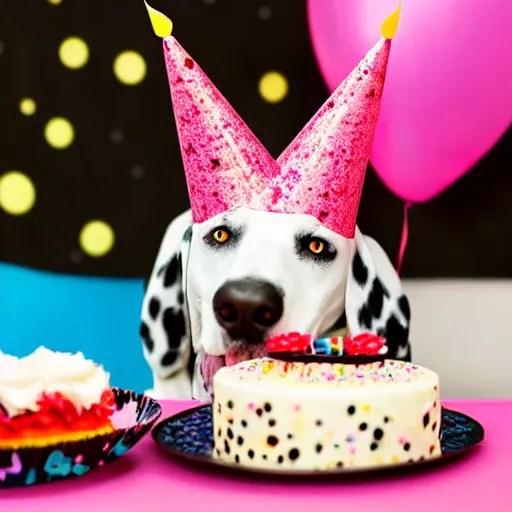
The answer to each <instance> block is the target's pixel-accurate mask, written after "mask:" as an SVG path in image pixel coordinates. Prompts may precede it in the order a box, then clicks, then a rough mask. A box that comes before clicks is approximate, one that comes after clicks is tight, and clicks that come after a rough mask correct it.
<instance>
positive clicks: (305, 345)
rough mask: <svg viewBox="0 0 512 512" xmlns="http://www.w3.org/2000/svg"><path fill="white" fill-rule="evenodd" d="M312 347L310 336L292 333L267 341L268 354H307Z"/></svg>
mask: <svg viewBox="0 0 512 512" xmlns="http://www.w3.org/2000/svg"><path fill="white" fill-rule="evenodd" d="M310 345H311V335H310V334H300V333H298V332H290V333H288V334H279V335H277V336H273V337H272V338H269V339H268V340H267V350H268V352H293V353H300V354H305V353H306V352H307V351H308V349H309V347H310Z"/></svg>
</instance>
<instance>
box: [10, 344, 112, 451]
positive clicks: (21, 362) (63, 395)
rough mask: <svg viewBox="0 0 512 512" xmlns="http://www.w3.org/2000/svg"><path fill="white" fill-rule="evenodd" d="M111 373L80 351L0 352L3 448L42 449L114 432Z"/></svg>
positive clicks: (42, 349)
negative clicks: (23, 447)
mask: <svg viewBox="0 0 512 512" xmlns="http://www.w3.org/2000/svg"><path fill="white" fill-rule="evenodd" d="M109 380H110V375H109V374H108V373H107V372H106V371H105V370H104V369H103V368H102V367H101V366H100V365H98V364H96V363H94V362H93V361H91V360H89V359H86V358H85V357H84V355H83V354H82V353H80V352H79V353H77V354H70V353H63V352H54V351H52V350H49V349H47V348H45V347H39V348H38V349H37V350H35V351H34V352H33V353H32V354H30V355H28V356H26V357H21V358H18V357H15V356H11V355H8V354H3V353H0V447H3V446H8V447H12V446H14V445H15V446H27V445H38V446H39V445H44V444H46V443H47V442H48V441H52V442H54V441H58V440H74V439H79V438H82V437H88V436H91V435H94V434H101V433H106V432H109V431H111V430H113V427H112V424H111V422H110V416H111V415H112V413H113V411H114V399H113V393H112V391H111V388H110V383H109Z"/></svg>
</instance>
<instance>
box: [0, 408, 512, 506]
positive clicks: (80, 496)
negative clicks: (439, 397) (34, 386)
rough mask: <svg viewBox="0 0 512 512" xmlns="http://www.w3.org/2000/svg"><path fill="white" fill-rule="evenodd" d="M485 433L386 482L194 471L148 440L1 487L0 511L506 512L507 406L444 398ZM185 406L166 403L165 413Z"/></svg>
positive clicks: (511, 426) (510, 429) (509, 485)
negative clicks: (81, 471)
mask: <svg viewBox="0 0 512 512" xmlns="http://www.w3.org/2000/svg"><path fill="white" fill-rule="evenodd" d="M444 404H445V406H447V407H449V408H451V409H455V410H457V411H460V412H464V413H466V414H469V415H470V416H472V417H474V418H475V419H478V420H479V421H480V422H481V423H482V424H483V426H484V428H485V433H486V436H485V440H484V442H483V443H482V444H481V445H480V446H479V447H478V448H477V449H476V450H475V451H474V452H473V453H471V454H469V456H467V457H466V458H463V459H460V460H453V461H452V462H451V463H450V464H448V465H443V466H439V467H432V468H429V469H426V468H425V469H423V470H421V471H412V472H410V473H409V474H406V475H401V476H400V477H397V476H393V475H391V476H389V477H387V478H385V479H383V478H382V477H380V478H375V477H374V478H372V479H369V478H364V479H361V478H360V479H358V480H350V481H345V480H344V479H343V478H340V479H339V481H333V480H330V481H328V482H327V481H324V482H322V481H318V480H316V481H314V482H313V481H311V482H304V481H303V480H302V481H300V482H298V483H294V482H291V481H287V482H280V481H278V480H277V479H275V478H272V479H268V480H265V479H261V478H260V479H254V478H252V479H251V477H247V476H245V477H244V476H239V477H237V478H233V477H227V476H226V474H225V473H224V474H222V473H212V472H205V471H201V470H200V469H198V468H191V467H190V466H186V465H183V464H180V463H179V462H178V461H175V460H173V459H171V458H170V457H169V456H168V455H167V454H166V453H163V452H162V451H160V450H159V448H158V446H157V445H156V444H155V443H154V442H153V440H152V438H151V436H150V435H148V436H147V437H146V438H145V439H144V440H143V441H142V442H141V443H140V444H139V445H138V446H136V447H135V448H134V449H133V450H132V451H130V452H129V453H128V454H126V455H125V456H123V457H122V458H121V459H119V460H118V461H117V462H115V463H113V464H112V465H109V466H105V467H104V468H102V469H101V470H95V471H92V472H91V473H89V474H87V475H85V476H83V477H80V478H77V479H74V480H68V481H62V482H56V483H51V484H44V485H40V486H34V487H28V488H23V489H5V490H0V511H1V512H17V511H19V512H32V511H34V512H36V511H37V512H61V511H62V512H64V511H65V512H104V511H105V512H106V511H112V512H114V511H115V512H117V511H119V512H160V511H165V512H174V511H176V512H181V511H184V512H200V511H205V512H206V511H217V510H219V511H222V512H255V511H265V512H274V511H278V510H285V509H290V510H291V511H292V512H301V511H308V512H312V511H315V510H319V511H328V510H333V511H342V510H353V511H357V512H363V511H376V512H387V511H393V512H396V511H402V510H404V511H405V510H407V511H410V510H412V511H414V512H423V511H429V512H444V511H448V510H450V511H454V512H457V511H465V512H466V511H467V512H470V511H489V512H505V511H508V512H510V511H512V478H511V477H512V401H457V402H455V401H445V402H444ZM191 405H193V404H192V403H191V402H164V403H163V407H164V415H163V417H166V416H169V415H171V414H173V413H176V412H178V411H181V410H183V409H186V408H187V407H190V406H191Z"/></svg>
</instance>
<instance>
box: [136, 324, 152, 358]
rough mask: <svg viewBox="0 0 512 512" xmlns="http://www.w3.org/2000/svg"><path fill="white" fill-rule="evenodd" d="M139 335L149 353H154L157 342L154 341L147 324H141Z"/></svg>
mask: <svg viewBox="0 0 512 512" xmlns="http://www.w3.org/2000/svg"><path fill="white" fill-rule="evenodd" d="M139 334H140V337H141V338H142V342H143V343H144V345H145V347H146V349H147V351H148V352H153V349H154V348H155V342H154V341H153V338H152V337H151V333H150V332H149V327H148V326H147V324H146V323H145V322H142V323H141V324H140V330H139Z"/></svg>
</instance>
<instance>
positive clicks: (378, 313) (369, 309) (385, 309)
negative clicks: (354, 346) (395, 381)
mask: <svg viewBox="0 0 512 512" xmlns="http://www.w3.org/2000/svg"><path fill="white" fill-rule="evenodd" d="M355 241H356V250H355V253H354V257H353V259H352V263H351V265H350V273H349V277H348V283H347V290H346V296H345V313H346V316H347V324H348V328H349V331H350V334H351V335H352V336H356V335H357V334H361V333H364V332H372V333H375V334H378V335H380V336H383V337H385V338H386V344H387V346H388V356H389V357H390V358H394V359H406V360H407V359H410V348H409V322H410V317H411V313H410V309H409V301H408V300H407V297H406V296H405V295H404V293H403V291H402V283H401V281H400V277H399V276H398V274H397V272H396V270H395V268H394V267H393V264H392V263H391V261H390V260H389V258H388V256H387V255H386V253H385V252H384V250H383V249H382V247H381V246H380V245H379V244H378V243H377V242H376V241H375V240H374V239H373V238H370V237H368V236H364V235H363V234H362V233H361V232H360V231H359V229H356V235H355Z"/></svg>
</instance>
